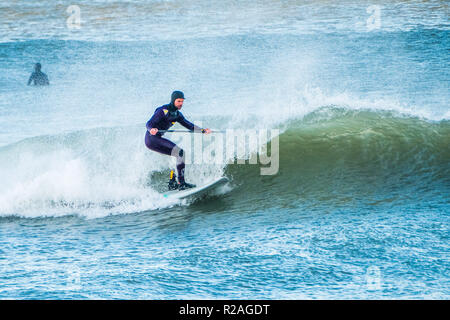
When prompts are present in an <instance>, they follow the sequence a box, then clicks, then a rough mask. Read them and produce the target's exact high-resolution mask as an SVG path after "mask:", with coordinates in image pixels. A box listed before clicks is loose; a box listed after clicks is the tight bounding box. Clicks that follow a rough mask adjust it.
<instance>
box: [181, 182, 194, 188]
mask: <svg viewBox="0 0 450 320" xmlns="http://www.w3.org/2000/svg"><path fill="white" fill-rule="evenodd" d="M190 188H195V184H190V183H187V182H182V183H180V184H179V185H178V190H186V189H190Z"/></svg>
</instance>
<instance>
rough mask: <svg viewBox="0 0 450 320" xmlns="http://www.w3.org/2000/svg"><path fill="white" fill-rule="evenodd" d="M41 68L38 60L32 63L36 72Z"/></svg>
mask: <svg viewBox="0 0 450 320" xmlns="http://www.w3.org/2000/svg"><path fill="white" fill-rule="evenodd" d="M41 68H42V66H41V64H40V63H39V62H38V63H36V64H35V65H34V71H36V72H39V71H41Z"/></svg>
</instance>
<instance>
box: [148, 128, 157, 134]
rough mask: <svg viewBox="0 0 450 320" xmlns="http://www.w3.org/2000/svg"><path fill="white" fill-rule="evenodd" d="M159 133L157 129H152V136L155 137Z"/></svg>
mask: <svg viewBox="0 0 450 320" xmlns="http://www.w3.org/2000/svg"><path fill="white" fill-rule="evenodd" d="M157 132H158V129H157V128H151V129H150V134H151V135H152V136H154V135H155V134H156V133H157Z"/></svg>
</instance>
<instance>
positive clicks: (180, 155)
mask: <svg viewBox="0 0 450 320" xmlns="http://www.w3.org/2000/svg"><path fill="white" fill-rule="evenodd" d="M172 156H174V157H175V158H176V159H177V172H178V182H179V183H184V182H185V181H184V168H185V166H186V165H185V164H184V151H183V149H181V148H180V147H178V146H177V145H175V147H173V149H172Z"/></svg>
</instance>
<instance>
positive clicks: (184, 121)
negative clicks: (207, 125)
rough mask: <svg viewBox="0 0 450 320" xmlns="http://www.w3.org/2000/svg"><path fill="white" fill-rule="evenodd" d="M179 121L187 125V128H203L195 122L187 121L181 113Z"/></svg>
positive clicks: (192, 129)
mask: <svg viewBox="0 0 450 320" xmlns="http://www.w3.org/2000/svg"><path fill="white" fill-rule="evenodd" d="M177 122H178V123H179V124H181V125H182V126H183V127H185V128H186V129H189V130H191V131H194V130H202V129H201V128H200V127H198V126H196V125H195V124H193V123H192V122H190V121H187V120H186V118H185V117H184V116H183V115H182V114H181V113H180V115H179V117H178V119H177Z"/></svg>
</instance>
